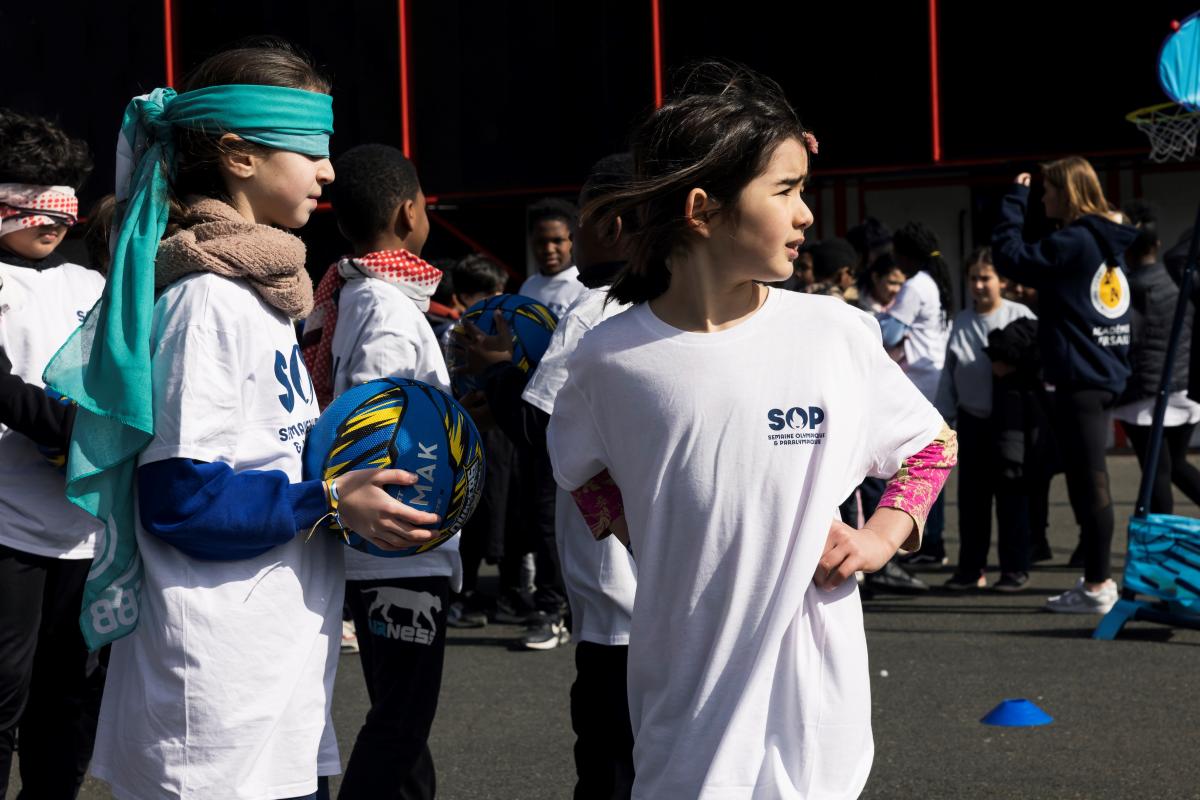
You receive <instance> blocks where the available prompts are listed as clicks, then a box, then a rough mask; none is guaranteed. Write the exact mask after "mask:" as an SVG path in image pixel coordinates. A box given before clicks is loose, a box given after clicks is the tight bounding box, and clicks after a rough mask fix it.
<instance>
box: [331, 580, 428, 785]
mask: <svg viewBox="0 0 1200 800" xmlns="http://www.w3.org/2000/svg"><path fill="white" fill-rule="evenodd" d="M449 601H450V579H449V578H446V577H440V578H391V579H387V580H375V581H346V602H347V603H348V604H349V606H350V611H351V613H352V614H353V615H354V628H355V630H356V631H357V632H358V647H359V657H360V659H361V660H362V669H363V677H364V678H366V681H367V695H368V696H369V697H370V699H371V709H370V710H369V711H368V712H367V719H366V721H365V722H364V723H363V726H362V728H361V729H360V730H359V732H358V738H357V739H356V740H355V742H354V750H353V751H352V752H351V753H350V761H349V763H348V764H347V765H346V774H345V777H344V778H343V780H342V788H341V791H340V792H339V793H338V797H339V798H342V800H355V799H357V798H365V799H367V800H428V799H429V798H432V797H434V796H435V794H436V792H437V778H436V774H435V772H434V766H433V755H432V754H431V753H430V752H429V730H430V728H431V727H432V726H433V718H434V716H435V715H436V714H437V703H438V694H439V693H440V692H441V688H442V663H443V659H444V656H445V654H446V607H447V605H448V604H449Z"/></svg>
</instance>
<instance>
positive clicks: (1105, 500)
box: [1054, 386, 1115, 583]
mask: <svg viewBox="0 0 1200 800" xmlns="http://www.w3.org/2000/svg"><path fill="white" fill-rule="evenodd" d="M1112 404H1113V393H1112V392H1109V391H1105V390H1103V389H1070V388H1066V387H1061V386H1060V387H1059V388H1058V391H1056V392H1055V393H1054V432H1055V435H1056V437H1057V439H1058V445H1059V453H1060V454H1061V456H1062V462H1063V472H1064V473H1066V477H1067V494H1068V496H1069V497H1070V498H1071V508H1072V510H1073V511H1074V512H1075V519H1076V520H1077V521H1078V522H1079V541H1080V544H1081V545H1082V547H1083V578H1084V580H1086V581H1087V582H1088V583H1102V582H1103V581H1106V580H1108V578H1109V575H1110V574H1111V572H1112V538H1113V526H1114V524H1115V522H1114V520H1113V504H1112V492H1111V491H1110V489H1109V482H1108V464H1107V463H1106V462H1105V460H1104V456H1105V450H1106V448H1107V442H1108V429H1109V419H1110V417H1109V411H1110V410H1111V409H1112Z"/></svg>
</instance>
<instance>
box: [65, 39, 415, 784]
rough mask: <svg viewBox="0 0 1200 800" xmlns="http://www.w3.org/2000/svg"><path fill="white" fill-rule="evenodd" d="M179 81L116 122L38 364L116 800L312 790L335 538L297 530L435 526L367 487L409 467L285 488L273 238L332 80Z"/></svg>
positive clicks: (292, 479)
mask: <svg viewBox="0 0 1200 800" xmlns="http://www.w3.org/2000/svg"><path fill="white" fill-rule="evenodd" d="M184 89H185V90H184V91H183V92H182V93H181V94H178V95H177V94H176V93H175V91H174V90H172V89H157V90H155V91H154V92H152V93H151V94H149V95H147V96H143V97H139V98H135V99H134V100H133V101H132V102H131V103H130V105H129V107H128V108H127V110H126V113H125V118H124V124H123V127H122V131H121V136H120V139H119V150H118V163H119V164H120V165H121V171H120V172H119V174H118V180H117V190H118V192H117V196H118V203H119V205H118V208H117V213H116V218H115V223H114V231H113V235H112V240H113V241H114V242H115V244H114V246H113V250H112V260H111V263H110V265H109V280H108V284H107V288H106V290H105V294H104V296H103V298H102V300H101V302H100V303H98V304H97V305H96V307H95V308H94V309H93V311H92V312H91V314H90V315H89V316H88V318H87V320H86V321H85V322H84V325H83V327H82V328H81V329H80V331H79V332H77V333H76V334H75V336H74V337H73V338H72V339H71V340H70V341H68V343H67V344H66V345H64V347H63V348H62V350H60V351H59V354H58V356H57V357H56V359H55V361H54V362H53V363H51V365H50V367H49V368H48V369H47V376H48V377H49V378H50V381H49V382H50V383H51V385H52V386H53V387H54V388H56V389H58V390H60V391H61V392H62V393H63V394H64V395H66V396H68V397H71V398H72V399H73V400H76V401H77V402H78V405H79V410H78V412H77V416H76V419H75V425H74V430H73V433H72V439H73V441H72V450H71V453H72V455H71V457H70V460H69V461H68V485H67V495H68V497H69V498H70V499H72V500H73V501H74V502H75V503H76V504H78V505H80V506H82V507H83V508H85V509H86V510H88V511H89V512H91V513H92V514H94V515H95V516H97V517H99V518H100V519H102V520H105V521H106V523H107V525H106V530H105V531H104V534H103V538H102V539H101V541H102V543H103V546H102V547H101V548H97V550H98V555H97V557H96V560H95V562H94V564H93V567H92V572H91V574H90V575H89V577H88V583H87V586H86V588H85V592H84V601H83V602H84V608H83V615H82V618H81V622H82V626H83V630H84V637H85V638H86V639H87V640H88V642H89V644H90V645H91V646H92V647H96V646H98V645H99V644H102V643H104V642H106V641H112V640H117V641H116V642H115V644H114V646H113V648H112V654H111V662H110V666H111V671H110V673H109V681H108V685H107V686H106V688H105V693H104V699H103V703H102V707H101V711H100V723H99V731H98V734H97V746H96V752H95V757H94V761H93V772H94V773H95V774H96V775H97V776H98V777H100V778H102V779H104V780H106V781H107V782H108V783H109V784H110V785H111V786H112V789H113V793H114V794H115V795H116V796H117V797H235V796H236V797H262V798H268V797H273V798H274V797H296V796H313V793H314V792H316V791H317V789H318V775H330V774H335V773H337V772H338V771H339V769H340V763H339V758H338V753H337V744H336V741H335V740H334V738H333V728H332V725H331V723H330V714H329V704H330V698H331V696H332V693H333V676H334V670H335V667H336V662H337V655H338V647H339V641H340V622H341V616H342V614H341V610H342V588H343V574H342V550H343V545H342V544H341V543H340V542H339V541H338V540H337V539H336V538H335V537H313V538H311V539H309V538H307V537H305V536H304V535H303V533H301V534H300V535H297V533H298V532H301V531H310V530H311V529H312V528H314V527H315V525H316V523H317V522H318V521H320V520H321V519H323V518H326V517H328V516H329V515H330V514H332V515H333V516H334V518H335V519H336V520H338V521H339V522H342V523H344V524H345V525H346V526H347V527H351V528H353V529H354V530H355V531H358V532H360V533H364V535H366V536H368V537H369V538H370V539H372V540H373V541H374V542H376V543H377V544H379V545H380V546H381V547H394V546H402V545H406V544H411V543H415V542H419V541H424V540H427V539H428V538H429V534H428V532H426V531H423V530H420V529H418V528H417V526H419V525H428V524H430V523H432V522H434V521H435V518H433V516H432V515H430V514H423V513H419V512H416V511H415V510H413V509H410V508H408V507H407V506H404V505H402V504H400V503H398V502H396V501H395V500H393V499H392V498H391V497H390V496H389V495H388V494H387V493H386V491H385V490H384V489H383V488H382V486H383V485H384V484H386V483H406V482H412V480H413V478H414V477H415V476H410V475H408V474H406V473H403V472H399V471H390V470H364V471H362V472H354V473H351V474H349V475H346V476H342V477H339V478H338V479H337V481H336V483H335V482H331V481H321V480H313V481H302V480H301V458H300V454H301V449H302V445H303V441H304V434H305V432H306V431H307V429H308V428H309V426H310V425H311V424H312V422H313V421H314V420H315V419H316V417H317V406H316V399H315V397H314V392H313V385H312V381H311V380H310V379H309V376H308V373H307V372H306V371H305V368H304V364H303V361H302V359H301V358H300V350H299V345H298V343H297V341H296V336H295V331H294V328H293V321H294V320H295V319H298V318H302V317H304V316H306V315H307V314H308V313H309V311H310V310H311V309H312V303H313V291H312V283H311V281H310V280H309V278H308V275H307V273H306V272H305V269H304V256H305V252H304V245H303V244H302V243H301V242H300V240H299V239H297V238H296V237H295V236H293V235H292V234H290V233H287V232H286V230H285V229H294V228H299V227H301V226H302V225H304V224H305V223H306V222H307V221H308V217H309V215H310V214H311V213H312V211H313V209H314V208H315V207H316V205H317V198H318V197H319V196H320V194H321V191H322V187H324V186H325V185H327V184H328V183H329V182H330V181H332V180H333V169H332V167H331V166H330V162H329V136H330V134H331V133H332V130H333V112H332V99H331V98H330V97H329V95H328V90H329V84H328V83H327V82H326V81H325V80H324V79H323V78H322V77H321V76H320V75H319V74H318V73H317V72H316V71H315V69H314V68H313V67H312V65H311V64H309V63H308V62H307V61H306V60H305V59H304V58H302V57H301V56H299V55H298V54H297V53H296V52H295V51H293V50H292V49H291V48H289V47H287V46H282V45H275V46H270V47H244V48H239V49H236V50H232V51H228V52H225V53H221V54H219V55H217V56H214V57H212V58H211V59H209V60H208V61H206V62H204V63H203V64H201V65H200V66H199V68H198V69H197V70H196V72H195V73H193V75H192V77H191V78H190V79H189V80H188V81H187V82H186V84H185V87H184ZM168 189H169V190H171V192H172V193H173V195H174V208H168V206H167V190H168ZM168 216H170V217H171V222H172V227H171V231H173V232H171V233H169V235H168V236H167V237H166V238H162V239H161V241H160V238H161V237H162V235H163V233H164V232H168V228H167V223H168ZM135 487H136V494H135ZM135 497H136V505H135Z"/></svg>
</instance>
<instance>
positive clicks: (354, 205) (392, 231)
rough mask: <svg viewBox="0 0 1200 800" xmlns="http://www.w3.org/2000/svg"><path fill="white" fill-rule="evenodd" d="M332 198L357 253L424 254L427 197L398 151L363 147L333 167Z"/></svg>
mask: <svg viewBox="0 0 1200 800" xmlns="http://www.w3.org/2000/svg"><path fill="white" fill-rule="evenodd" d="M334 173H335V174H336V175H337V178H336V179H335V180H334V182H333V183H332V184H330V185H329V188H328V192H329V199H330V202H331V203H332V204H333V213H334V215H335V216H336V217H337V221H338V228H340V229H341V231H342V235H343V236H345V237H346V238H347V239H349V240H350V243H351V244H352V245H354V251H355V254H356V255H364V254H366V253H369V252H372V251H376V250H399V249H403V250H407V251H409V252H410V253H413V254H414V255H420V254H421V248H423V247H424V246H425V240H426V239H428V238H429V216H428V215H427V214H426V213H425V194H424V193H423V192H422V191H421V183H420V181H419V180H418V179H417V170H416V168H415V167H414V166H413V163H412V162H411V161H409V160H408V159H407V158H405V157H404V154H403V153H401V152H400V151H399V150H397V149H396V148H394V147H391V146H389V145H385V144H363V145H359V146H358V147H352V148H350V149H349V150H347V151H346V152H345V153H343V154H342V156H341V157H340V158H339V159H338V160H337V163H335V164H334Z"/></svg>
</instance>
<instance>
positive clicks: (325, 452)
mask: <svg viewBox="0 0 1200 800" xmlns="http://www.w3.org/2000/svg"><path fill="white" fill-rule="evenodd" d="M369 468H387V469H402V470H406V471H408V472H412V473H414V474H415V475H417V476H418V478H419V480H418V481H417V482H416V483H415V484H413V485H412V486H389V487H388V492H389V493H390V494H391V495H392V496H393V497H395V498H396V499H398V500H399V501H400V502H402V503H404V504H405V505H408V506H411V507H412V508H415V509H418V510H420V511H429V512H431V513H434V514H437V515H438V516H439V517H440V518H441V523H440V524H439V526H438V527H437V528H436V529H435V531H434V533H435V534H436V537H435V538H434V539H433V540H432V541H430V542H426V543H424V544H421V545H417V546H414V547H409V548H405V549H403V550H383V549H381V548H379V547H376V546H375V545H374V544H372V543H371V542H369V541H368V540H366V539H364V538H363V537H361V536H359V535H358V534H356V533H354V532H352V531H347V534H348V535H347V537H346V543H347V544H348V545H350V546H351V547H353V548H354V549H355V550H361V551H362V552H364V553H370V554H371V555H376V556H386V557H389V558H396V557H402V556H413V555H417V554H418V553H424V552H426V551H428V550H432V549H433V548H435V547H437V546H438V545H440V544H443V543H444V542H446V541H447V540H449V539H450V538H451V537H452V536H454V534H456V533H458V532H459V530H461V529H462V526H463V525H464V524H465V523H466V521H467V520H468V519H469V518H470V516H471V514H472V512H474V511H475V506H476V505H477V504H478V503H479V496H480V493H481V491H482V489H483V443H482V440H481V439H480V438H479V431H478V430H477V429H476V428H475V423H474V422H472V421H471V417H470V416H469V415H468V414H467V412H466V411H464V410H463V407H462V406H460V405H459V404H458V403H457V402H455V401H454V399H453V398H451V397H450V396H449V395H448V394H446V393H445V392H443V391H442V390H441V389H438V388H436V387H434V386H430V385H429V384H427V383H422V382H421V381H415V380H409V379H408V378H382V379H380V380H374V381H369V382H367V383H364V384H361V385H359V386H355V387H354V388H353V389H350V390H349V391H347V392H346V393H345V394H343V395H342V396H341V397H339V398H338V399H336V400H334V401H333V402H332V403H330V404H329V407H328V408H326V409H325V412H324V413H323V414H321V418H320V419H318V420H317V422H316V424H315V425H313V428H312V430H311V431H309V434H308V440H307V442H306V443H305V446H304V478H305V480H314V479H320V480H328V479H330V478H333V477H336V476H338V475H341V474H343V473H346V472H350V471H352V470H356V469H369ZM330 528H331V529H332V530H338V529H337V528H336V527H333V526H332V525H331V526H330Z"/></svg>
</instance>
